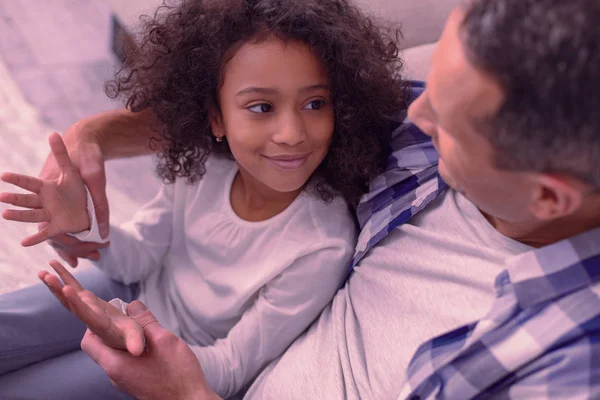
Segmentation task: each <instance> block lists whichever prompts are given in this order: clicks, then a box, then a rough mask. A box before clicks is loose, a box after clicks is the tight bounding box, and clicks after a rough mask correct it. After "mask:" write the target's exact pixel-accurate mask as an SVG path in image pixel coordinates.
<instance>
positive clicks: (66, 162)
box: [48, 132, 75, 171]
mask: <svg viewBox="0 0 600 400" xmlns="http://www.w3.org/2000/svg"><path fill="white" fill-rule="evenodd" d="M48 143H50V151H52V154H53V155H54V158H55V160H56V164H57V165H58V167H59V168H60V169H61V170H63V171H65V170H69V169H74V168H75V165H73V162H72V161H71V157H69V152H68V151H67V147H66V146H65V142H63V140H62V137H60V135H59V134H58V133H56V132H53V133H51V134H50V136H49V137H48Z"/></svg>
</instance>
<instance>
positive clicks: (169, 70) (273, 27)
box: [106, 0, 406, 204]
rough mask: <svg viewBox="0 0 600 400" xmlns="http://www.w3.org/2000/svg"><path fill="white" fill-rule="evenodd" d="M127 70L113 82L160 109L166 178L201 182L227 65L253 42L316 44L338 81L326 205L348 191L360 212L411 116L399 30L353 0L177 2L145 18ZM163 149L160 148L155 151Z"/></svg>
mask: <svg viewBox="0 0 600 400" xmlns="http://www.w3.org/2000/svg"><path fill="white" fill-rule="evenodd" d="M142 22H143V23H142V28H141V30H140V33H138V35H137V39H136V40H135V41H134V43H137V44H136V45H135V46H130V48H129V49H127V50H126V54H125V61H124V64H123V68H122V69H121V71H120V72H119V73H118V74H117V75H116V77H115V78H114V79H113V80H112V81H110V82H108V83H107V87H106V89H107V94H108V95H109V97H111V98H117V97H121V98H123V99H124V100H125V102H126V105H127V107H128V108H130V109H131V110H132V111H134V112H138V111H142V110H146V109H151V110H152V111H153V113H154V114H155V115H156V118H157V125H156V130H157V132H158V135H157V139H158V140H159V141H160V144H161V151H160V152H159V154H158V156H159V166H158V172H159V175H160V176H161V177H162V178H163V180H165V181H167V182H172V181H174V180H175V178H176V177H186V178H188V180H190V181H194V180H195V179H197V178H199V177H201V176H202V175H203V174H204V172H205V168H204V163H205V161H206V159H207V157H208V155H209V154H210V153H211V152H214V153H215V154H222V155H226V156H227V155H228V156H231V153H230V150H229V147H228V145H227V141H224V142H222V143H216V142H215V141H214V140H213V136H212V131H211V126H210V116H209V110H211V109H212V110H219V109H220V107H219V101H218V92H219V88H220V85H221V84H222V79H223V70H224V65H225V64H226V63H227V61H228V60H229V59H231V58H232V57H233V55H232V54H231V53H232V52H233V51H235V50H236V49H238V48H239V47H241V45H242V44H244V43H246V42H248V41H251V40H261V39H262V38H266V37H267V36H268V35H273V34H274V35H277V36H278V37H280V38H282V39H283V40H297V41H300V42H303V43H305V44H307V45H308V46H309V47H310V48H311V49H312V50H313V51H315V52H316V54H317V55H318V56H319V57H320V58H321V59H322V61H323V63H324V65H325V67H326V69H327V72H328V74H329V77H330V82H331V87H332V97H333V108H334V113H335V128H334V132H333V136H332V143H331V147H330V150H329V152H328V154H327V156H326V158H325V159H324V161H323V162H322V163H321V165H320V166H319V167H318V169H317V171H316V173H317V176H318V177H319V181H318V182H319V183H318V185H317V190H318V191H319V193H320V195H321V197H322V198H323V199H324V200H326V201H327V200H330V199H331V198H332V197H333V192H338V193H340V194H341V195H343V196H344V198H345V199H346V200H347V201H348V202H349V203H350V204H355V203H356V202H357V200H358V199H359V197H360V195H361V194H362V193H364V192H365V191H366V189H367V188H368V182H369V180H370V179H371V178H372V177H374V176H375V175H376V174H377V173H379V172H380V171H381V169H382V168H383V167H384V166H385V162H386V159H387V156H388V155H389V151H390V148H389V140H390V133H391V130H392V128H393V127H394V126H395V125H397V121H395V119H396V117H397V115H398V112H399V111H401V110H403V109H405V108H406V104H405V100H406V90H405V89H406V84H405V82H404V81H403V80H402V79H401V77H400V71H401V68H402V61H401V60H400V59H399V57H398V47H397V41H398V38H399V37H400V34H399V32H398V31H388V30H387V29H386V28H384V27H383V25H382V26H379V25H378V24H376V23H375V22H374V21H373V20H372V19H371V18H369V17H368V16H366V15H365V14H364V13H363V12H362V11H361V10H359V9H358V8H357V7H356V6H354V5H353V4H352V3H351V2H349V1H346V0H302V1H297V0H178V1H176V2H175V3H171V4H170V2H169V1H167V0H165V2H164V3H163V5H162V6H160V7H159V8H158V10H157V11H156V13H155V14H154V16H153V17H145V19H144V20H143V21H142ZM155 144H156V143H155Z"/></svg>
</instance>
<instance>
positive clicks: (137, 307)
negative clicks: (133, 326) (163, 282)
mask: <svg viewBox="0 0 600 400" xmlns="http://www.w3.org/2000/svg"><path fill="white" fill-rule="evenodd" d="M146 311H148V309H147V308H146V305H145V304H144V303H142V302H141V301H139V300H134V301H132V302H131V304H129V306H128V307H127V314H128V315H129V316H130V317H132V318H134V319H135V318H136V317H139V316H141V315H142V314H144V313H145V312H146Z"/></svg>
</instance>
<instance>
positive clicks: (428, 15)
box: [355, 0, 464, 48]
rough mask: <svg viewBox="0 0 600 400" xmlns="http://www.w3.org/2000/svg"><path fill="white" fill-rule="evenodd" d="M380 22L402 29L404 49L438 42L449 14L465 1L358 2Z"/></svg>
mask: <svg viewBox="0 0 600 400" xmlns="http://www.w3.org/2000/svg"><path fill="white" fill-rule="evenodd" d="M355 1H356V2H357V4H358V5H359V6H360V7H362V8H363V9H364V10H366V11H369V12H371V13H372V14H373V15H374V16H375V17H377V18H378V19H379V20H381V21H383V22H385V23H387V24H393V26H396V27H398V28H400V29H401V31H402V35H403V37H404V39H403V41H402V42H401V47H402V48H407V47H413V46H419V45H422V44H426V43H432V42H435V41H437V40H438V38H439V37H440V34H441V33H442V28H443V27H444V22H445V20H446V18H447V17H448V14H450V11H452V9H453V8H454V7H456V6H457V5H458V4H460V3H462V2H463V1H464V0H355Z"/></svg>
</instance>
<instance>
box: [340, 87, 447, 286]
mask: <svg viewBox="0 0 600 400" xmlns="http://www.w3.org/2000/svg"><path fill="white" fill-rule="evenodd" d="M410 89H411V92H410V95H409V99H408V102H409V103H410V102H412V101H413V100H414V99H416V98H417V97H419V95H420V94H421V93H422V92H423V91H424V90H425V85H424V84H423V83H422V82H412V84H411V88H410ZM397 120H398V121H400V125H399V127H398V128H397V129H395V130H394V132H393V133H392V141H391V147H392V154H391V155H390V156H389V158H388V160H387V165H386V168H385V172H383V173H382V174H381V175H379V176H378V177H377V178H375V179H373V180H372V181H371V184H370V186H369V193H367V194H366V195H364V196H363V197H362V198H361V201H360V203H359V205H358V207H357V210H356V214H357V218H358V223H359V225H360V228H361V231H360V235H359V237H358V242H357V244H356V250H355V253H354V257H353V258H352V262H351V265H350V269H349V271H348V274H347V275H346V278H348V277H349V276H350V274H351V273H352V270H353V268H354V267H355V266H356V265H357V264H358V262H359V261H360V260H361V259H362V258H363V257H364V256H365V254H367V252H368V251H369V250H371V249H372V248H373V246H375V245H376V244H377V243H379V242H380V241H381V240H382V239H384V238H385V237H386V236H387V235H388V233H390V232H391V231H392V230H394V229H396V228H397V227H398V226H400V225H402V224H404V223H405V222H407V221H408V220H410V219H411V218H412V217H413V216H414V215H415V214H417V213H418V212H419V211H421V210H422V209H423V208H425V207H426V206H427V205H428V204H429V203H431V201H432V200H434V199H435V198H436V197H437V196H438V195H439V194H440V193H442V192H443V191H444V190H445V189H446V188H447V187H448V186H447V185H446V183H445V182H444V181H442V179H441V178H440V177H439V175H438V171H437V164H438V154H437V152H436V150H435V148H434V147H433V144H432V143H431V138H430V137H429V136H427V135H425V134H423V133H422V132H421V131H420V130H419V129H418V128H417V127H415V126H414V125H412V124H411V123H410V122H409V121H408V119H407V115H406V111H403V112H401V113H400V114H399V115H398V118H397Z"/></svg>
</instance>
